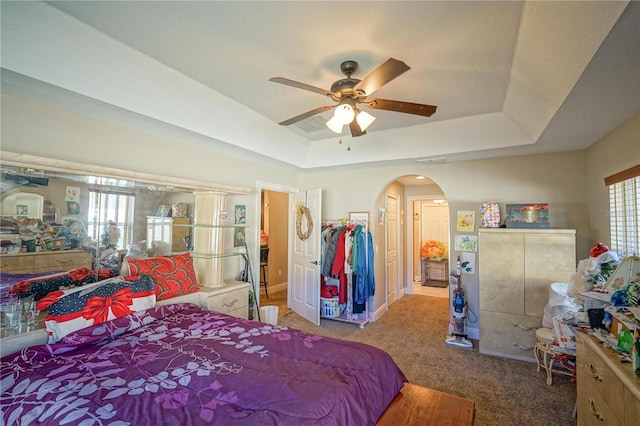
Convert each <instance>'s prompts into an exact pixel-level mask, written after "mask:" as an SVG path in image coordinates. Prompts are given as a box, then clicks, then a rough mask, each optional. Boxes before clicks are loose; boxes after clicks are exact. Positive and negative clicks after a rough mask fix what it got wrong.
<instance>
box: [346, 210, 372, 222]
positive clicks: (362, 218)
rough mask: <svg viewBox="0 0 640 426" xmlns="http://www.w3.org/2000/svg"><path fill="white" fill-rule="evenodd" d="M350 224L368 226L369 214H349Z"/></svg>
mask: <svg viewBox="0 0 640 426" xmlns="http://www.w3.org/2000/svg"><path fill="white" fill-rule="evenodd" d="M349 221H350V222H364V223H365V224H367V225H368V224H369V212H349Z"/></svg>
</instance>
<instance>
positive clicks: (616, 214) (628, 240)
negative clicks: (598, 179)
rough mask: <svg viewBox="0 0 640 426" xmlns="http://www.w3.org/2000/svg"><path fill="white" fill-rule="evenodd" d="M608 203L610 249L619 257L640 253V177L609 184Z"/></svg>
mask: <svg viewBox="0 0 640 426" xmlns="http://www.w3.org/2000/svg"><path fill="white" fill-rule="evenodd" d="M605 181H606V180H605ZM609 205H610V207H609V214H610V217H609V220H610V227H611V247H610V248H611V250H613V251H615V252H617V253H618V255H619V256H620V257H621V258H624V257H627V256H634V255H638V254H640V214H639V213H640V177H639V176H635V177H632V178H629V179H626V180H622V181H619V182H617V183H613V184H610V185H609Z"/></svg>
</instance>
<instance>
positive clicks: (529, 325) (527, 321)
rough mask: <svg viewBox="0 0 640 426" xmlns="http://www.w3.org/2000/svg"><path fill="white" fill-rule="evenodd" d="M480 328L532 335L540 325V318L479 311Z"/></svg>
mask: <svg viewBox="0 0 640 426" xmlns="http://www.w3.org/2000/svg"><path fill="white" fill-rule="evenodd" d="M480 318H482V325H481V327H482V329H486V330H494V331H498V332H501V333H512V334H525V335H533V336H534V339H535V334H536V330H537V329H538V328H540V327H542V318H540V317H534V316H527V315H517V314H508V313H504V312H493V311H480Z"/></svg>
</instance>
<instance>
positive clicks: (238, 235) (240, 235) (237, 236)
mask: <svg viewBox="0 0 640 426" xmlns="http://www.w3.org/2000/svg"><path fill="white" fill-rule="evenodd" d="M245 239H246V234H245V229H244V228H237V229H234V231H233V246H234V247H243V246H244V241H245Z"/></svg>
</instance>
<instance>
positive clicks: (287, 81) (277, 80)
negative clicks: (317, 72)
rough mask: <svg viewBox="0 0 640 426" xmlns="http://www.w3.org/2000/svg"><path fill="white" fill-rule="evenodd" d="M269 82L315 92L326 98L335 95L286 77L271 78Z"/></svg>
mask: <svg viewBox="0 0 640 426" xmlns="http://www.w3.org/2000/svg"><path fill="white" fill-rule="evenodd" d="M269 81H273V82H274V83H280V84H284V85H285V86H291V87H295V88H298V89H303V90H308V91H310V92H314V93H320V94H321V95H324V96H332V95H333V92H332V91H330V90H326V89H321V88H319V87H316V86H312V85H310V84H307V83H301V82H299V81H295V80H290V79H288V78H284V77H271V78H270V79H269Z"/></svg>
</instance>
